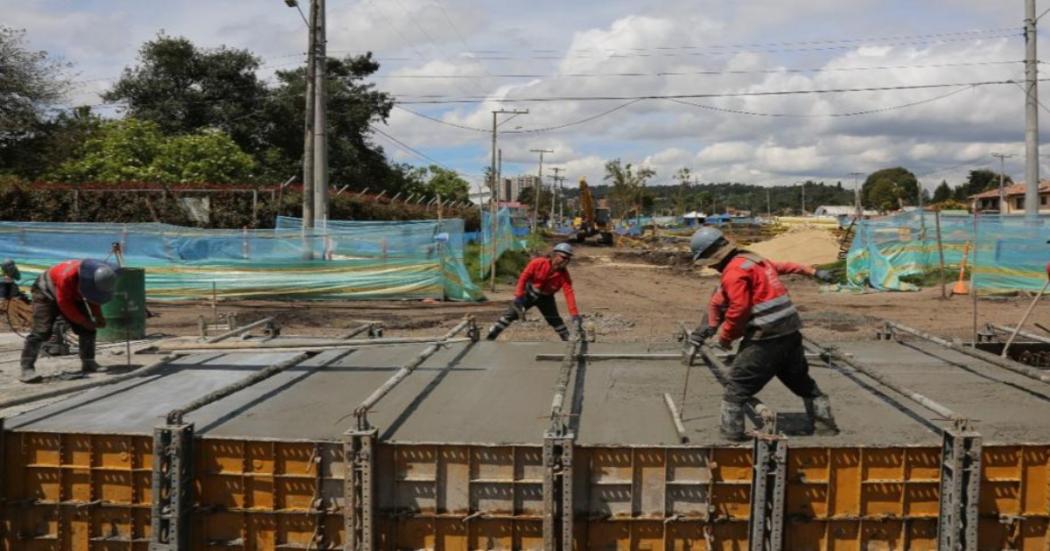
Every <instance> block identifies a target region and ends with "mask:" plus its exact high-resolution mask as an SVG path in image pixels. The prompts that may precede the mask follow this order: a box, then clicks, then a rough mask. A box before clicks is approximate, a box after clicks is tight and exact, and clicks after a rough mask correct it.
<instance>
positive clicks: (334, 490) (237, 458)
mask: <svg viewBox="0 0 1050 551" xmlns="http://www.w3.org/2000/svg"><path fill="white" fill-rule="evenodd" d="M194 473H195V487H196V494H197V495H196V502H197V507H196V508H195V511H194V513H193V526H192V533H193V546H192V548H193V549H212V548H214V549H218V548H229V547H231V546H232V547H239V548H241V549H245V550H260V551H261V550H266V549H277V548H300V547H301V548H308V547H313V548H319V549H325V548H328V547H335V546H340V545H342V542H343V536H342V534H343V515H342V512H341V511H342V507H343V480H344V476H345V463H344V461H343V450H342V445H341V444H338V443H314V442H272V441H250V440H233V439H201V440H198V441H197V443H196V454H195V466H194Z"/></svg>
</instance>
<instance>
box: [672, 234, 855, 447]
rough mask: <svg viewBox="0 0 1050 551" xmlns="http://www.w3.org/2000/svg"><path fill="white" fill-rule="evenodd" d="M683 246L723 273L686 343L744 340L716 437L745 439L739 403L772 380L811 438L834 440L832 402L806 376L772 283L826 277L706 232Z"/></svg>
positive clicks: (785, 301) (792, 319)
mask: <svg viewBox="0 0 1050 551" xmlns="http://www.w3.org/2000/svg"><path fill="white" fill-rule="evenodd" d="M690 248H691V249H692V252H693V260H694V261H698V262H700V263H702V265H706V266H710V267H711V268H714V269H715V270H717V271H719V272H720V273H721V274H722V279H721V283H720V285H719V286H718V288H717V289H715V293H714V295H713V296H712V297H711V302H710V304H709V306H708V322H707V325H706V327H702V328H698V329H697V331H695V332H693V335H692V344H694V345H697V346H699V345H701V344H703V342H704V341H705V340H707V339H709V338H711V337H713V336H717V338H718V343H719V345H720V346H721V347H722V348H724V349H729V348H730V346H731V345H732V343H733V341H734V340H736V339H738V338H741V337H743V341H741V343H740V348H739V349H738V350H737V354H736V357H735V358H734V359H733V365H732V369H731V370H730V374H729V382H728V384H727V385H726V389H725V395H724V396H723V399H722V413H721V418H722V419H721V423H722V425H721V429H720V431H721V433H722V436H724V437H726V438H728V439H730V440H737V441H739V440H743V439H745V438H746V437H745V436H744V403H745V402H747V400H748V399H749V398H751V397H752V396H754V395H755V394H758V392H759V391H760V390H762V387H764V386H766V383H768V382H769V380H770V379H772V378H773V377H777V378H778V379H780V381H781V382H782V383H784V385H785V386H787V387H788V389H790V390H791V392H794V393H795V394H796V395H798V396H799V397H800V398H802V400H803V401H804V404H805V407H806V415H807V416H808V417H809V420H810V423H811V424H812V429H813V431H814V432H815V433H816V434H819V435H825V436H829V435H835V434H838V427H837V426H836V425H835V419H834V417H833V416H832V414H831V403H830V402H829V400H828V397H827V396H826V395H825V394H824V393H822V392H821V391H820V388H818V387H817V383H816V381H814V380H813V378H812V377H810V376H809V364H808V363H807V362H806V353H805V350H804V348H803V347H802V334H801V333H800V332H799V330H800V329H801V328H802V320H801V319H800V318H799V315H798V310H796V309H795V306H794V305H793V304H792V303H791V297H790V296H789V295H788V291H787V288H786V287H785V286H784V284H783V283H782V282H781V281H780V278H779V277H778V275H779V274H805V275H809V276H814V277H816V278H817V279H820V280H822V281H830V280H831V275H830V273H828V272H827V271H826V270H815V269H814V268H812V267H810V266H803V265H800V264H793V263H789V262H773V261H771V260H767V259H765V258H762V257H761V256H759V255H757V254H755V253H752V252H750V251H746V250H743V249H740V248H739V247H737V245H736V243H734V242H733V241H732V240H730V239H728V238H726V237H725V236H724V235H722V232H721V231H719V230H718V229H716V228H712V227H704V228H701V229H699V230H697V231H696V233H694V234H693V237H692V241H691V242H690Z"/></svg>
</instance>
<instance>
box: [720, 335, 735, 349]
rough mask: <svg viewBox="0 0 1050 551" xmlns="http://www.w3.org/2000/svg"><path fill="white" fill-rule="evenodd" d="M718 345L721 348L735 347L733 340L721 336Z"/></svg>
mask: <svg viewBox="0 0 1050 551" xmlns="http://www.w3.org/2000/svg"><path fill="white" fill-rule="evenodd" d="M718 347H719V348H721V349H722V350H732V349H733V341H731V340H726V339H723V338H721V337H719V338H718Z"/></svg>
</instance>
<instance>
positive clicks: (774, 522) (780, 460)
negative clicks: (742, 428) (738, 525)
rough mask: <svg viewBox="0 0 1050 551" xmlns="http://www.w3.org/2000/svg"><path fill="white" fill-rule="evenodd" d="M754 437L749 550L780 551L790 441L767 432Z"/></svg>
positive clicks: (782, 537)
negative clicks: (788, 443) (788, 444)
mask: <svg viewBox="0 0 1050 551" xmlns="http://www.w3.org/2000/svg"><path fill="white" fill-rule="evenodd" d="M752 435H753V437H754V438H753V440H752V464H753V467H752V469H753V475H752V479H751V514H750V521H749V523H750V526H749V527H748V531H749V532H750V537H749V538H748V541H749V542H750V544H749V550H750V551H780V550H781V549H783V542H784V496H785V493H786V492H787V440H786V439H784V438H782V437H780V436H777V435H776V434H772V433H766V432H764V431H761V432H759V431H756V432H754V433H752Z"/></svg>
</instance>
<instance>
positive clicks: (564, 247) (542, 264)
mask: <svg viewBox="0 0 1050 551" xmlns="http://www.w3.org/2000/svg"><path fill="white" fill-rule="evenodd" d="M570 260H572V246H571V245H569V244H568V243H558V244H557V245H555V246H554V249H553V250H552V251H551V252H550V254H548V255H547V256H542V257H539V258H534V259H532V261H530V262H529V264H528V265H527V266H525V270H524V271H522V272H521V276H519V277H518V287H517V289H515V291H514V304H512V305H511V306H510V308H508V309H507V312H506V313H505V314H503V317H501V318H500V319H499V321H497V322H496V324H495V325H493V326H492V328H491V329H489V334H488V337H486V338H488V340H490V341H494V340H496V337H498V336H499V334H500V333H502V332H503V330H504V329H506V328H507V326H509V325H510V324H511V323H514V321H515V320H517V319H518V318H520V317H522V316H523V315H524V314H525V311H526V310H528V309H529V308H532V307H533V306H535V307H537V308H539V309H540V313H541V314H543V317H544V318H545V319H546V320H547V323H548V324H550V326H551V327H553V328H554V330H555V331H557V332H558V336H559V337H561V340H563V341H567V340H569V328H568V327H566V326H565V321H564V320H563V319H562V318H561V314H559V313H558V305H557V304H555V303H554V294H555V293H557V292H558V291H559V290H562V291H563V292H564V293H565V303H566V304H567V305H568V306H569V315H571V316H572V322H573V325H575V326H576V330H577V331H579V330H580V327H581V323H582V318H581V317H580V312H579V310H577V309H576V295H575V293H573V292H572V278H570V277H569V270H568V265H569V261H570Z"/></svg>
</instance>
